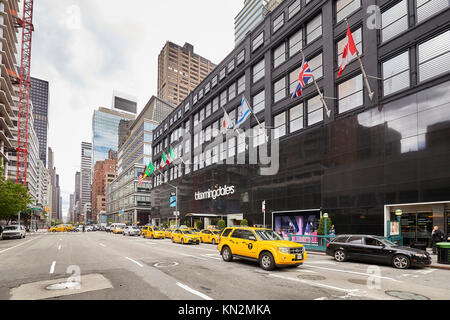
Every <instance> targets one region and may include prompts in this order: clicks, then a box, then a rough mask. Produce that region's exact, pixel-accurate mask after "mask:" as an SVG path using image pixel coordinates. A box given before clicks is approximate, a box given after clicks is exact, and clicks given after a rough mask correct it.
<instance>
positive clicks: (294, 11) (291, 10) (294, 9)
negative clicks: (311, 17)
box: [288, 0, 301, 20]
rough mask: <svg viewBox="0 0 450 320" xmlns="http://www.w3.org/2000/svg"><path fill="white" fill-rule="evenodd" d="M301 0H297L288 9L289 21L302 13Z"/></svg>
mask: <svg viewBox="0 0 450 320" xmlns="http://www.w3.org/2000/svg"><path fill="white" fill-rule="evenodd" d="M300 2H301V1H300V0H295V1H294V2H293V3H292V4H291V5H290V6H289V8H288V20H289V19H291V18H292V17H293V16H295V15H296V14H297V13H298V12H300V6H301V4H300Z"/></svg>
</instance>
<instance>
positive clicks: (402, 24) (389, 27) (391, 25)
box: [381, 0, 408, 42]
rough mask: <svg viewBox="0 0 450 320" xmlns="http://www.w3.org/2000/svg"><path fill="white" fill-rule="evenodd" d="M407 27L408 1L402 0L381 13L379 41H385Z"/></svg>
mask: <svg viewBox="0 0 450 320" xmlns="http://www.w3.org/2000/svg"><path fill="white" fill-rule="evenodd" d="M407 29H408V1H406V0H403V1H401V2H399V3H397V4H396V5H395V6H393V7H392V8H390V9H388V10H386V11H385V12H383V13H382V14H381V41H382V42H385V41H388V40H389V39H392V38H393V37H395V36H397V35H399V34H400V33H402V32H403V31H406V30H407Z"/></svg>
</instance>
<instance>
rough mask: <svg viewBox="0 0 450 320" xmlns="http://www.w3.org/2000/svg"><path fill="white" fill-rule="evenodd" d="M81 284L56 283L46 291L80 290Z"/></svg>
mask: <svg viewBox="0 0 450 320" xmlns="http://www.w3.org/2000/svg"><path fill="white" fill-rule="evenodd" d="M79 288H80V283H79V282H63V283H55V284H52V285H49V286H48V287H46V288H45V289H47V290H67V289H79Z"/></svg>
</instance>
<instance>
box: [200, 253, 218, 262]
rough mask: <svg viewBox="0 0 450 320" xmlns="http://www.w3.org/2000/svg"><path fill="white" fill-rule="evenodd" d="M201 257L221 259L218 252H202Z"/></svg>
mask: <svg viewBox="0 0 450 320" xmlns="http://www.w3.org/2000/svg"><path fill="white" fill-rule="evenodd" d="M202 256H203V257H207V258H210V259H214V260H219V261H220V260H222V258H219V257H220V256H219V255H218V254H214V253H206V254H202Z"/></svg>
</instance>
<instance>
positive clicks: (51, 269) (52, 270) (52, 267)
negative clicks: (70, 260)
mask: <svg viewBox="0 0 450 320" xmlns="http://www.w3.org/2000/svg"><path fill="white" fill-rule="evenodd" d="M55 266H56V261H53V263H52V266H51V267H50V274H53V273H55Z"/></svg>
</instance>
